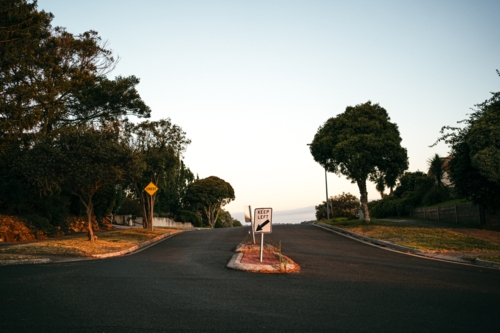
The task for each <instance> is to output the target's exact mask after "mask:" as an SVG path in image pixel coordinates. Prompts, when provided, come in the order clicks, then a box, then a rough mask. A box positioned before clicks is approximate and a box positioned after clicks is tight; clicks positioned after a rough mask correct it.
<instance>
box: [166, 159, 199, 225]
mask: <svg viewBox="0 0 500 333" xmlns="http://www.w3.org/2000/svg"><path fill="white" fill-rule="evenodd" d="M193 181H194V174H193V173H192V172H191V170H190V169H189V168H188V167H187V166H186V165H185V164H184V161H183V160H178V163H177V164H176V166H175V168H174V169H173V170H172V171H171V172H169V173H168V174H167V175H166V182H165V186H164V187H160V189H159V191H158V192H159V198H158V209H159V210H160V211H161V212H164V213H165V212H168V213H169V214H170V215H171V216H176V215H177V213H178V212H179V211H180V210H182V209H183V207H182V199H183V198H184V196H185V195H186V190H187V187H188V186H189V184H191V183H192V182H193Z"/></svg>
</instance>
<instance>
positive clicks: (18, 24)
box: [0, 0, 150, 145]
mask: <svg viewBox="0 0 500 333" xmlns="http://www.w3.org/2000/svg"><path fill="white" fill-rule="evenodd" d="M36 7H37V3H36V1H33V2H28V1H25V0H2V6H0V8H1V10H0V41H1V42H0V140H3V141H5V140H14V141H16V142H19V141H20V140H21V141H23V142H26V141H28V143H25V144H28V145H29V142H30V140H32V138H33V137H35V136H37V135H47V134H51V133H53V132H54V131H57V130H58V129H61V128H64V127H66V126H74V125H81V124H83V123H88V122H100V121H102V120H105V121H113V120H119V119H121V118H123V117H125V116H127V115H135V116H144V117H148V116H149V114H150V110H149V108H148V107H147V106H146V105H145V104H144V102H143V101H142V100H141V99H140V97H139V94H138V93H137V90H136V89H135V86H136V85H137V84H138V82H139V81H138V79H137V78H135V77H134V76H130V77H126V78H123V77H117V78H116V79H115V80H110V79H108V78H107V77H106V74H108V73H109V72H110V71H111V70H112V69H113V68H114V66H115V64H116V60H115V59H114V57H113V54H112V52H111V50H109V49H108V48H107V45H106V43H105V42H103V41H102V40H101V38H100V37H99V35H98V34H97V32H95V31H92V30H91V31H87V32H84V33H82V34H79V35H73V34H71V33H69V32H67V31H66V30H65V29H64V28H60V27H56V28H53V27H52V26H51V21H52V19H53V15H52V14H50V13H45V12H44V11H37V9H36Z"/></svg>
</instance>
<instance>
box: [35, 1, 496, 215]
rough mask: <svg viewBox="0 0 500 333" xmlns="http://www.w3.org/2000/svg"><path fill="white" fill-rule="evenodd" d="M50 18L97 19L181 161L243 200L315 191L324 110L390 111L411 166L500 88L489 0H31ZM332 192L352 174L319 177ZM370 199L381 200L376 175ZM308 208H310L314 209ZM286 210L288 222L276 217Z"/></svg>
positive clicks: (87, 24) (92, 24)
mask: <svg viewBox="0 0 500 333" xmlns="http://www.w3.org/2000/svg"><path fill="white" fill-rule="evenodd" d="M38 8H39V9H43V10H45V11H49V12H52V13H53V14H54V15H55V19H54V21H53V24H54V25H55V26H63V27H66V28H67V30H68V31H69V32H71V33H74V34H78V33H82V32H84V31H87V30H91V29H92V30H96V31H98V32H99V34H100V36H101V37H102V38H103V39H104V40H107V41H108V42H109V47H110V48H111V49H112V50H113V51H114V52H115V54H117V55H119V56H120V58H121V60H120V62H119V64H118V66H117V68H116V69H115V71H114V72H112V73H111V74H110V75H109V76H110V77H111V78H113V77H115V76H118V75H122V76H128V75H135V76H137V77H138V78H140V80H141V83H140V84H139V85H138V87H137V88H138V90H139V92H140V94H141V96H142V98H143V100H144V101H145V102H146V104H148V105H149V106H150V107H151V109H152V119H155V120H156V119H160V118H168V117H169V118H171V119H172V121H173V122H174V123H175V124H177V125H179V126H181V127H182V128H183V129H184V130H185V131H186V132H187V136H188V137H189V138H190V139H191V140H192V144H191V145H190V146H188V148H187V152H186V154H185V161H186V164H187V165H188V166H189V167H190V168H191V170H192V171H193V172H194V173H195V174H198V175H199V176H200V178H205V177H208V176H212V175H214V176H218V177H220V178H222V179H224V180H226V181H227V182H229V183H231V184H232V186H233V188H234V190H235V194H236V200H235V201H234V202H232V203H231V204H229V205H228V206H227V207H226V209H227V210H229V211H230V212H231V213H232V214H233V215H234V216H237V217H239V215H242V211H243V206H244V205H252V207H254V208H257V207H272V208H273V209H274V211H283V210H296V209H300V208H304V207H311V206H314V205H317V204H319V203H321V202H322V201H324V200H325V179H324V171H323V169H322V168H321V166H320V165H319V164H317V163H316V162H314V160H313V158H312V156H311V154H310V152H309V149H308V147H307V145H306V144H307V143H310V142H311V141H312V140H313V137H314V135H315V133H316V131H317V129H318V127H319V126H321V125H322V124H323V123H324V122H325V121H326V120H327V119H328V118H330V117H334V116H336V115H338V114H339V113H342V112H344V111H345V108H346V107H347V106H354V105H356V104H360V103H364V102H366V101H368V100H371V101H372V102H374V103H379V104H380V105H381V106H382V107H384V108H385V109H386V110H387V111H388V113H389V116H390V117H391V120H392V121H393V122H395V123H397V124H398V126H399V130H400V133H401V137H402V139H403V142H402V145H403V147H405V148H406V149H407V150H408V156H409V161H410V168H409V171H417V170H420V171H425V170H426V169H427V162H426V161H427V159H429V158H430V157H432V156H433V155H434V154H435V153H438V154H440V155H443V156H444V155H446V154H447V153H448V147H446V146H445V145H443V144H440V145H438V146H436V147H433V148H429V145H431V144H432V143H434V142H435V140H436V139H437V138H438V136H439V130H440V128H441V127H442V126H444V125H455V124H456V122H457V121H458V120H461V119H464V118H466V117H467V114H468V113H469V112H470V108H471V107H473V106H474V105H475V104H477V103H480V102H482V101H484V100H485V99H487V98H489V96H490V94H489V92H491V91H499V90H500V77H498V76H497V74H496V72H495V69H500V19H499V18H498V14H499V13H500V1H498V0H490V1H486V0H475V1H472V0H470V1H458V0H449V1H439V0H429V1H425V0H424V1H422V0H421V1H290V0H286V1H272V0H268V1H255V0H253V1H209V0H205V1H180V0H179V1H167V0H162V1H152V0H141V1H125V0H86V1H71V0H39V1H38ZM328 187H329V188H328V191H329V194H330V195H337V194H340V193H342V192H350V193H352V194H354V195H356V196H358V197H359V191H358V188H357V186H356V185H354V184H351V183H350V182H349V181H348V180H346V179H345V177H343V176H342V177H340V178H339V177H338V176H336V175H334V174H329V176H328ZM368 197H369V199H370V200H372V199H378V198H379V194H378V193H377V192H376V191H375V187H374V185H372V184H370V185H369V187H368ZM312 218H313V215H312V216H311V219H312ZM283 222H285V221H283Z"/></svg>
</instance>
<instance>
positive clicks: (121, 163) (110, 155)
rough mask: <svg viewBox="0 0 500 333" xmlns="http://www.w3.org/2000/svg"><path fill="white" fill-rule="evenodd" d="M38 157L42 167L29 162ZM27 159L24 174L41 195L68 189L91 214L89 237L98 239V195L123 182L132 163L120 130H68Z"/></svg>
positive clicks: (39, 145) (87, 213) (45, 142)
mask: <svg viewBox="0 0 500 333" xmlns="http://www.w3.org/2000/svg"><path fill="white" fill-rule="evenodd" d="M34 157H35V158H42V160H43V163H42V164H43V167H42V168H38V166H37V165H33V164H28V163H26V161H32V162H33V161H35V158H34ZM24 161H25V163H22V166H21V167H22V168H23V171H24V175H25V176H26V178H27V179H30V180H31V181H32V183H33V185H34V186H35V187H36V188H38V189H39V191H40V193H41V194H47V193H51V192H58V191H62V190H66V191H67V192H69V193H71V194H73V195H75V196H76V197H78V198H79V200H80V202H81V203H82V204H83V206H84V207H85V213H86V215H87V222H88V236H89V240H90V241H94V240H95V239H96V237H95V236H94V232H93V228H92V215H93V214H94V200H93V199H94V196H95V194H96V193H97V192H98V191H99V190H102V189H105V188H106V187H107V186H109V185H114V184H116V183H117V182H118V181H120V180H121V179H122V178H123V175H124V172H125V167H126V165H127V163H129V162H128V161H129V155H128V151H127V150H126V149H124V147H123V146H122V144H121V143H120V142H119V140H118V135H117V133H116V132H114V131H112V130H111V129H100V130H99V129H95V128H92V127H91V128H87V127H84V128H75V129H72V130H66V131H64V132H62V133H60V135H59V136H57V138H55V139H54V140H50V139H49V138H45V140H43V141H42V142H41V143H40V144H37V145H35V146H34V147H33V149H31V150H30V151H29V152H28V153H27V154H26V155H25V159H24Z"/></svg>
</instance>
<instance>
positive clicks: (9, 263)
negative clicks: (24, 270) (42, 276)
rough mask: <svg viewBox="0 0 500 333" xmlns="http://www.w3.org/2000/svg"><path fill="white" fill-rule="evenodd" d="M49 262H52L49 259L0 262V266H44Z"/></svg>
mask: <svg viewBox="0 0 500 333" xmlns="http://www.w3.org/2000/svg"><path fill="white" fill-rule="evenodd" d="M51 261H52V260H50V259H49V258H40V259H18V260H0V266H10V265H23V264H46V263H49V262H51Z"/></svg>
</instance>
